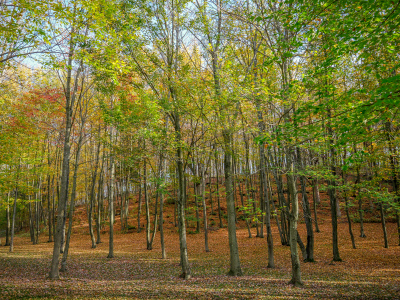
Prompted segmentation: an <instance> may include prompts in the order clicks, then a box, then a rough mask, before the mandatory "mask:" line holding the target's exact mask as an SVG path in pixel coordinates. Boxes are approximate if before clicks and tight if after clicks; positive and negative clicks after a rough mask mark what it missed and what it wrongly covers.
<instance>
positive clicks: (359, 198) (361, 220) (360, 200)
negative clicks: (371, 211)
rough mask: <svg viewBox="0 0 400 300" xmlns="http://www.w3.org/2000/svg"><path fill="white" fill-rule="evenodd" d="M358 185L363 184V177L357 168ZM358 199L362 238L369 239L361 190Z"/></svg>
mask: <svg viewBox="0 0 400 300" xmlns="http://www.w3.org/2000/svg"><path fill="white" fill-rule="evenodd" d="M357 184H359V185H360V184H361V176H360V167H357ZM357 198H358V215H359V217H360V237H362V238H365V237H367V236H366V235H365V232H364V210H363V208H362V196H361V188H358V191H357Z"/></svg>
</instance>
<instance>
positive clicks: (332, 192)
mask: <svg viewBox="0 0 400 300" xmlns="http://www.w3.org/2000/svg"><path fill="white" fill-rule="evenodd" d="M328 118H329V119H330V118H331V109H330V108H329V109H328ZM327 129H328V134H329V140H328V142H329V146H328V148H329V151H330V153H331V161H330V171H331V174H332V178H333V179H330V180H328V184H329V188H328V194H329V200H330V205H331V217H332V250H333V261H342V259H341V258H340V255H339V245H338V228H337V227H338V223H337V203H336V202H337V197H336V179H335V177H336V166H335V162H336V149H335V148H334V146H333V145H334V141H333V130H332V127H331V125H330V123H328V126H327Z"/></svg>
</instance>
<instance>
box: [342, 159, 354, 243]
mask: <svg viewBox="0 0 400 300" xmlns="http://www.w3.org/2000/svg"><path fill="white" fill-rule="evenodd" d="M345 153H346V152H345ZM345 155H346V154H345ZM344 159H346V157H344ZM342 178H343V182H344V184H345V185H347V175H346V173H345V172H343V173H342ZM344 203H345V211H346V217H347V223H348V224H349V234H350V238H351V244H352V246H353V249H356V242H355V240H354V234H353V230H352V228H351V218H350V212H349V199H348V196H347V190H344Z"/></svg>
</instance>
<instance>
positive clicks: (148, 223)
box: [143, 159, 152, 250]
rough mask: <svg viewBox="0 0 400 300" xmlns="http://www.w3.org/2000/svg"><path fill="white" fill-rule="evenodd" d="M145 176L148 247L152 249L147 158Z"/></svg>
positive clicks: (144, 168) (144, 169)
mask: <svg viewBox="0 0 400 300" xmlns="http://www.w3.org/2000/svg"><path fill="white" fill-rule="evenodd" d="M143 178H144V203H145V206H146V243H147V246H146V249H147V250H151V249H152V246H151V242H150V234H151V224H150V203H149V195H148V190H147V163H146V159H144V167H143Z"/></svg>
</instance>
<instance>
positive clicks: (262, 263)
mask: <svg viewBox="0 0 400 300" xmlns="http://www.w3.org/2000/svg"><path fill="white" fill-rule="evenodd" d="M79 223H81V222H79ZM171 223H172V222H168V221H167V222H166V223H165V224H166V226H165V227H166V240H167V242H166V247H167V256H168V258H167V259H164V260H163V259H161V248H160V241H159V233H157V236H156V240H155V242H154V248H153V250H151V251H149V250H146V236H145V232H144V231H142V232H141V233H137V232H136V230H130V231H129V232H128V233H119V232H116V234H115V246H114V253H115V258H113V259H107V258H106V257H107V254H108V235H107V234H106V233H104V234H103V236H102V241H103V243H101V244H99V245H98V247H97V248H96V249H91V248H90V247H91V242H90V236H89V234H88V233H87V232H88V231H87V226H86V224H79V225H77V226H75V228H74V235H73V237H72V241H71V247H70V256H69V259H68V270H67V272H65V273H62V274H61V279H59V280H49V279H46V276H47V274H48V271H49V265H50V260H51V255H52V247H53V244H52V243H47V239H48V237H46V236H44V235H42V237H41V238H40V243H39V244H38V245H32V244H31V243H30V240H29V236H28V234H26V233H25V234H20V235H18V236H17V237H16V239H15V248H14V253H9V252H8V250H9V249H8V247H4V246H1V247H0V299H39V298H40V299H46V298H47V299H54V298H61V299H92V298H93V299H94V298H96V299H135V298H136V299H163V298H175V299H310V298H317V299H400V247H399V246H397V244H398V239H397V236H396V226H395V224H394V223H389V224H388V233H389V248H388V249H385V248H383V235H382V228H381V224H378V223H368V224H365V232H366V234H367V237H366V238H360V237H358V235H359V234H358V230H359V224H354V232H355V234H356V244H357V249H352V247H351V241H350V238H349V234H348V224H347V223H346V222H344V221H342V222H341V223H340V224H339V232H340V236H339V238H340V255H341V257H342V259H343V262H335V263H332V254H331V253H332V251H331V248H332V246H331V228H330V220H329V219H327V218H326V219H323V218H321V220H320V229H321V232H320V233H316V234H315V245H316V246H315V258H316V262H315V263H302V264H301V270H302V279H303V281H304V287H302V288H296V287H293V286H291V285H289V284H288V282H289V280H290V272H291V265H290V254H289V247H287V246H282V245H281V244H280V240H279V235H278V232H277V229H276V228H275V227H274V232H273V234H274V248H275V250H274V255H275V264H276V268H274V269H268V268H266V265H267V241H266V238H255V237H253V238H251V239H250V238H248V234H247V229H245V228H243V227H242V228H239V229H238V242H239V247H240V249H239V250H240V259H241V264H242V269H243V272H244V276H241V277H229V276H227V275H226V273H227V272H228V270H229V247H228V235H227V229H226V228H222V229H218V230H214V231H211V232H210V235H209V238H210V250H211V252H208V253H207V252H205V251H204V234H203V233H199V234H189V235H188V248H189V260H190V263H191V268H192V276H193V277H192V279H190V280H186V281H185V280H183V279H180V278H179V274H180V266H179V239H178V233H177V229H176V228H175V227H173V225H172V224H171ZM252 230H253V236H255V228H253V229H252ZM299 232H300V234H301V236H302V237H303V240H304V241H305V229H304V224H299ZM3 241H4V240H3Z"/></svg>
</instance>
